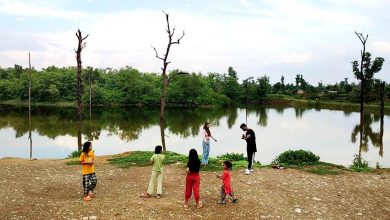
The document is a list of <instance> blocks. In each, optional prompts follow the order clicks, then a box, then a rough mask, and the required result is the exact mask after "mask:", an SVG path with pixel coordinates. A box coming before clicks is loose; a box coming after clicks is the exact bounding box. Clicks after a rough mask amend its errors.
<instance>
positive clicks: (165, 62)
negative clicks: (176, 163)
mask: <svg viewBox="0 0 390 220" xmlns="http://www.w3.org/2000/svg"><path fill="white" fill-rule="evenodd" d="M163 13H164V14H165V19H166V21H167V29H166V31H167V33H168V44H167V49H166V51H165V54H164V56H163V57H161V56H160V55H159V54H158V52H157V50H156V48H155V47H153V46H152V48H153V49H154V52H155V53H156V58H157V59H160V60H161V61H162V62H163V67H162V68H161V70H162V73H161V76H162V82H163V85H162V93H161V98H160V131H161V142H162V145H163V146H162V147H163V150H164V151H166V146H165V134H164V131H165V101H166V97H167V87H168V83H169V82H170V81H171V80H172V78H174V77H175V76H177V75H180V74H185V73H184V72H178V73H176V74H174V75H171V77H168V76H167V68H168V65H169V64H170V63H171V62H170V61H168V55H169V52H170V49H171V46H172V45H174V44H180V40H181V39H182V38H183V37H184V34H185V33H184V31H183V33H182V35H181V36H180V37H179V38H177V39H176V40H173V36H174V34H175V31H176V28H172V29H171V27H170V24H169V15H168V14H167V13H165V11H163Z"/></svg>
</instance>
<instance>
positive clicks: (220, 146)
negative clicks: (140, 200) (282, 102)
mask: <svg viewBox="0 0 390 220" xmlns="http://www.w3.org/2000/svg"><path fill="white" fill-rule="evenodd" d="M31 115H32V116H31V131H32V133H31V134H32V135H31V136H32V147H31V148H30V140H29V138H28V136H29V127H30V125H29V116H28V110H27V109H26V108H20V107H12V106H4V105H0V141H1V144H0V157H24V158H30V156H31V157H32V158H65V157H67V155H69V154H70V153H71V152H72V151H75V150H77V148H78V146H77V143H78V141H77V136H78V129H77V121H76V111H75V109H74V108H53V107H51V108H34V109H33V111H32V113H31ZM359 118H360V116H359V113H357V112H347V111H335V110H326V109H321V110H319V109H308V108H293V107H280V106H279V107H272V106H263V107H258V108H251V109H245V108H232V109H199V108H197V109H168V110H167V112H166V130H165V135H166V145H167V150H169V151H174V152H178V153H183V154H187V153H188V151H189V150H190V149H191V148H195V149H197V150H198V152H199V153H201V152H202V150H201V140H202V139H201V137H200V135H199V131H200V129H201V127H202V126H203V123H204V122H205V121H210V122H211V123H212V127H211V132H212V134H213V136H215V138H216V139H217V140H218V142H212V143H211V152H210V155H211V156H217V155H221V154H224V153H228V152H236V153H245V148H246V143H245V142H244V141H243V140H241V135H242V133H243V132H242V131H241V129H240V128H239V126H240V124H241V123H247V124H248V126H249V127H250V128H252V129H253V130H254V131H255V133H256V136H257V146H258V153H257V154H256V160H258V161H260V162H261V163H264V164H268V163H270V162H271V161H272V160H273V159H274V158H275V157H276V156H277V155H279V154H280V153H282V152H284V151H286V150H289V149H305V150H310V151H312V152H313V153H315V154H317V155H319V156H320V157H321V160H322V161H326V162H331V163H336V164H342V165H350V164H351V163H352V160H353V157H354V155H355V154H357V153H358V152H359V133H358V132H354V130H356V129H355V127H356V126H357V125H358V124H359ZM365 122H366V124H365V126H364V130H365V133H364V135H363V137H364V138H363V142H364V143H365V146H364V147H363V148H362V157H363V158H364V159H365V160H367V161H369V164H370V166H375V165H376V163H379V164H380V165H381V166H383V167H390V152H386V149H387V147H388V146H389V144H390V133H389V132H390V129H389V128H390V116H389V115H385V117H384V126H383V128H384V129H383V131H384V134H383V139H382V141H381V140H380V138H379V137H380V135H379V134H380V117H379V115H372V114H367V115H365ZM82 125H83V127H82V130H81V131H80V132H81V134H82V142H84V141H87V140H92V141H93V148H94V150H95V155H108V154H117V153H122V152H125V151H134V150H154V147H155V146H156V145H158V144H160V143H161V137H160V126H159V109H158V108H152V109H150V108H95V109H93V110H92V114H91V117H90V115H89V112H88V110H87V111H86V112H84V116H83V121H82ZM356 131H358V130H356ZM354 137H356V139H355V138H354Z"/></svg>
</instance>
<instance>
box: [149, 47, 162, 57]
mask: <svg viewBox="0 0 390 220" xmlns="http://www.w3.org/2000/svg"><path fill="white" fill-rule="evenodd" d="M152 48H153V50H154V52H156V58H158V59H160V60H164V59H163V58H162V57H160V56H159V55H158V52H157V50H156V48H155V47H153V46H152Z"/></svg>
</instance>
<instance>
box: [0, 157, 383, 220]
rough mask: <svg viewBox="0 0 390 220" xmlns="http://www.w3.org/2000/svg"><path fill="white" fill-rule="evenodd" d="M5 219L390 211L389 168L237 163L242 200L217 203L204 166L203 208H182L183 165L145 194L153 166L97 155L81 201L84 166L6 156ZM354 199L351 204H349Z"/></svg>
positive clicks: (1, 209) (167, 171)
mask: <svg viewBox="0 0 390 220" xmlns="http://www.w3.org/2000/svg"><path fill="white" fill-rule="evenodd" d="M0 168H1V169H0V176H2V180H1V181H0V197H2V198H5V199H4V200H2V202H1V203H0V219H36V218H37V217H38V216H39V218H42V219H83V218H84V219H88V218H89V219H96V218H97V219H232V218H236V219H244V218H246V219H260V218H261V219H333V218H341V219H386V218H387V217H388V216H389V215H390V196H389V195H390V182H389V179H390V171H388V170H386V171H383V172H381V173H355V172H346V173H345V174H341V175H325V176H324V175H316V174H312V173H308V172H304V171H302V170H296V169H283V170H277V169H271V168H261V169H255V170H254V172H253V173H252V174H251V175H245V174H244V173H243V169H234V168H233V171H232V173H231V175H232V178H233V180H232V186H233V190H234V192H235V195H236V196H237V198H238V199H239V200H238V203H237V204H232V203H231V202H228V204H226V205H219V204H217V201H218V199H219V196H220V187H221V180H219V179H217V178H216V177H215V173H216V172H217V173H219V172H222V170H218V171H216V172H203V171H201V187H200V195H201V200H202V202H203V208H202V209H197V208H196V207H195V206H194V201H193V198H191V200H190V207H189V208H188V209H184V208H183V202H184V184H185V176H186V174H185V169H184V167H183V165H182V164H181V165H178V164H172V165H165V166H164V179H163V194H162V198H161V199H156V198H149V199H142V198H140V197H139V194H140V193H142V192H144V191H145V190H146V188H147V184H148V182H149V178H150V172H151V166H145V167H135V166H132V167H129V168H119V167H117V166H113V165H111V164H109V163H108V161H107V160H106V159H105V158H103V157H96V163H95V169H96V175H97V178H98V183H97V187H96V190H95V195H96V197H95V198H94V199H93V200H92V201H90V202H88V203H84V202H82V197H83V194H82V184H81V183H82V175H81V166H67V165H65V163H64V161H63V160H27V159H12V158H10V159H8V160H0ZM346 207H348V208H346Z"/></svg>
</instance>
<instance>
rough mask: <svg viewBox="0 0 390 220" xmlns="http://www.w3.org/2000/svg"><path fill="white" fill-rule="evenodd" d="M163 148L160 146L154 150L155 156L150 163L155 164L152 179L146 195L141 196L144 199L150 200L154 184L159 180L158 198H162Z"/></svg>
mask: <svg viewBox="0 0 390 220" xmlns="http://www.w3.org/2000/svg"><path fill="white" fill-rule="evenodd" d="M161 151H162V147H161V146H160V145H158V146H156V148H155V149H154V154H153V156H152V157H151V158H150V161H149V163H150V164H153V169H152V176H151V177H150V181H149V186H148V189H147V191H146V193H142V194H141V195H140V196H141V197H142V198H148V197H150V196H151V195H152V194H153V193H154V184H155V182H156V179H157V198H158V199H159V198H161V194H162V179H163V161H164V159H165V155H163V154H161Z"/></svg>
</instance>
